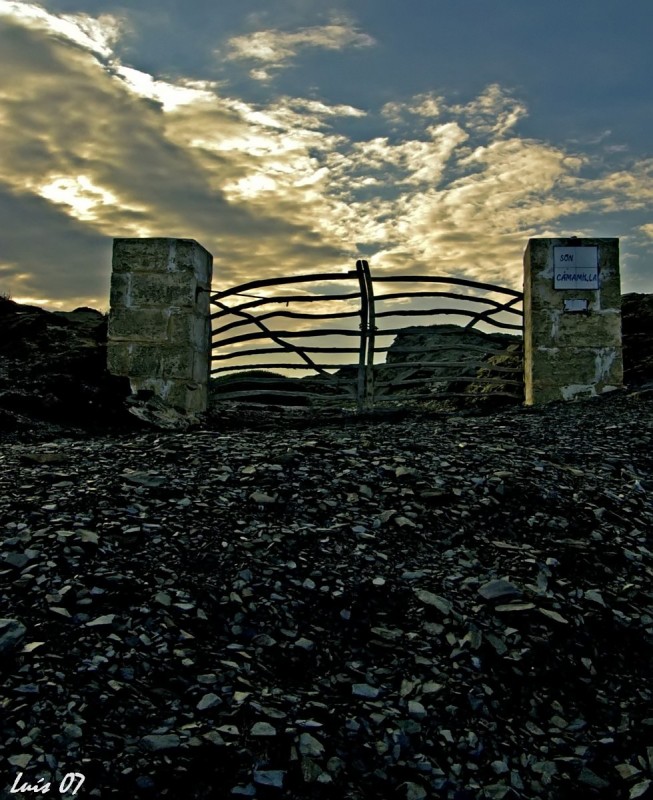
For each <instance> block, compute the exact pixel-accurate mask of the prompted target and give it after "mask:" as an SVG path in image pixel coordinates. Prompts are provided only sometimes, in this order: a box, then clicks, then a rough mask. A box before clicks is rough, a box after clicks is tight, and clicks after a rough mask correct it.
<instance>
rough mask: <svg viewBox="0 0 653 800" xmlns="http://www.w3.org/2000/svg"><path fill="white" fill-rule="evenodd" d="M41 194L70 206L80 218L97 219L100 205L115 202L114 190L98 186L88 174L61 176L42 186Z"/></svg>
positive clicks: (73, 212)
mask: <svg viewBox="0 0 653 800" xmlns="http://www.w3.org/2000/svg"><path fill="white" fill-rule="evenodd" d="M39 194H40V195H41V197H45V198H46V199H47V200H51V201H52V202H53V203H61V204H63V205H65V206H68V207H69V208H70V213H71V214H72V215H73V216H74V217H77V219H80V220H95V219H97V216H98V214H97V212H98V210H99V209H98V207H101V206H103V205H107V204H115V203H116V202H117V200H118V198H117V197H116V195H115V194H113V192H111V191H108V190H106V189H102V188H101V187H99V186H96V185H95V184H94V183H93V182H92V181H91V180H89V178H87V177H86V175H78V176H77V177H76V178H65V177H59V178H55V179H54V180H52V181H51V182H50V183H47V184H44V185H43V186H41V187H40V190H39Z"/></svg>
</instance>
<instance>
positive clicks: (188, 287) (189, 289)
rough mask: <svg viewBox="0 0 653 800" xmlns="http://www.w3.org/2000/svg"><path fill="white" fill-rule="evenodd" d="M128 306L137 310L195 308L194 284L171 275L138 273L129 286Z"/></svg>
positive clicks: (174, 273)
mask: <svg viewBox="0 0 653 800" xmlns="http://www.w3.org/2000/svg"><path fill="white" fill-rule="evenodd" d="M129 300H130V303H129V304H130V305H131V306H137V307H139V308H169V307H170V306H174V307H176V308H185V309H190V310H191V311H192V310H193V309H194V308H195V282H194V281H189V280H188V276H186V275H183V274H179V273H176V272H173V273H163V274H158V273H138V274H137V275H134V276H133V279H132V281H131V286H130V296H129Z"/></svg>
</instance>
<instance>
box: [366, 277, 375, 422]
mask: <svg viewBox="0 0 653 800" xmlns="http://www.w3.org/2000/svg"><path fill="white" fill-rule="evenodd" d="M363 276H364V278H365V284H366V286H367V301H368V303H369V317H368V334H367V369H366V372H365V411H372V410H373V409H374V345H375V340H376V308H375V305H374V285H373V284H372V275H371V274H370V265H369V263H368V262H367V261H363Z"/></svg>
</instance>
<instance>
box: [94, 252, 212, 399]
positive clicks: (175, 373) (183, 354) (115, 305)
mask: <svg viewBox="0 0 653 800" xmlns="http://www.w3.org/2000/svg"><path fill="white" fill-rule="evenodd" d="M212 271H213V257H212V255H211V254H210V253H209V252H208V251H207V250H205V249H204V248H203V247H202V246H201V245H199V244H198V243H197V242H195V241H194V240H192V239H114V241H113V271H112V274H111V310H110V312H109V333H108V349H107V366H108V369H109V372H111V373H112V374H114V375H126V376H127V377H128V378H129V381H130V384H131V389H132V392H134V393H136V392H139V391H142V390H149V391H152V392H153V393H154V395H156V396H157V397H159V398H160V399H162V400H164V401H165V402H166V403H168V404H169V405H171V406H174V407H176V408H180V409H182V410H183V411H186V412H201V411H205V410H206V407H207V400H208V381H209V370H210V363H211V361H210V359H211V349H210V347H211V318H210V311H209V291H210V288H211V277H212Z"/></svg>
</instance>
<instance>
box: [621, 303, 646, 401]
mask: <svg viewBox="0 0 653 800" xmlns="http://www.w3.org/2000/svg"><path fill="white" fill-rule="evenodd" d="M621 329H622V338H623V348H624V383H625V384H626V386H630V387H641V386H645V385H646V384H649V383H653V294H635V293H633V294H625V295H623V297H622V298H621Z"/></svg>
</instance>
